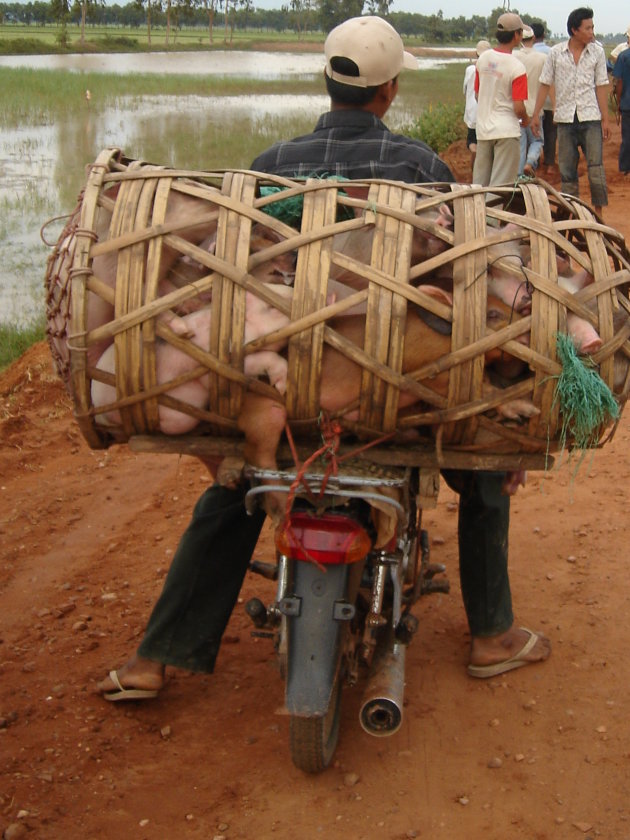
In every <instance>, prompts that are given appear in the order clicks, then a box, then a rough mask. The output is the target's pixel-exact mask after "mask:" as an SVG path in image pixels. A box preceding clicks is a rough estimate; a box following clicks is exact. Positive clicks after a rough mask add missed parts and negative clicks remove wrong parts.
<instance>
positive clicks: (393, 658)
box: [359, 641, 406, 736]
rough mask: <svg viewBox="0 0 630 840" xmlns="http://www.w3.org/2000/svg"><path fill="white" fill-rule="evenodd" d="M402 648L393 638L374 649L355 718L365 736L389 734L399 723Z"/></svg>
mask: <svg viewBox="0 0 630 840" xmlns="http://www.w3.org/2000/svg"><path fill="white" fill-rule="evenodd" d="M405 650H406V647H405V645H403V644H400V642H396V641H394V642H393V644H390V645H388V646H387V647H386V648H385V649H383V650H382V652H380V655H379V652H377V655H376V656H375V660H374V664H373V666H372V675H371V676H370V679H369V681H368V684H367V687H366V689H365V694H364V695H363V701H362V703H361V710H360V712H359V721H360V722H361V726H362V727H363V729H364V730H365V731H366V732H367V733H368V735H378V736H385V735H393V734H394V732H397V731H398V730H399V729H400V726H401V724H402V710H403V695H404V693H405Z"/></svg>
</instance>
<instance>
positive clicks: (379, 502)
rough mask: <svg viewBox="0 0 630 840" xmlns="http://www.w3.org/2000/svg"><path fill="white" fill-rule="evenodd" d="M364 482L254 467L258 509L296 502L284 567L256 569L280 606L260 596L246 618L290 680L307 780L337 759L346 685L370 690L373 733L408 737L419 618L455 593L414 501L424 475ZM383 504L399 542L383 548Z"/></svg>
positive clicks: (279, 531) (358, 477)
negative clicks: (419, 607) (377, 521)
mask: <svg viewBox="0 0 630 840" xmlns="http://www.w3.org/2000/svg"><path fill="white" fill-rule="evenodd" d="M357 473H359V474H357ZM363 473H364V470H356V469H353V470H351V471H345V470H344V471H342V472H340V473H337V474H334V475H329V474H328V473H327V472H326V471H317V470H313V471H309V472H306V473H305V474H301V473H298V471H297V470H282V469H279V470H259V469H254V468H248V469H247V476H248V478H249V480H250V482H251V489H250V491H249V492H248V494H247V497H246V502H245V503H246V506H247V507H248V509H249V510H250V511H251V510H252V509H253V507H254V506H255V505H256V504H257V503H258V502H259V501H260V500H261V497H262V495H263V494H265V493H269V492H274V493H278V492H283V493H287V494H288V495H289V497H290V498H291V500H292V501H291V503H289V504H288V505H287V514H286V516H285V518H284V520H283V521H282V522H281V523H280V525H279V526H278V527H277V528H276V530H275V545H276V551H277V557H276V563H275V564H269V563H264V562H261V561H252V562H251V564H250V568H251V570H252V571H253V572H255V573H258V574H262V575H263V576H265V577H267V578H271V579H273V580H275V581H277V590H276V597H275V600H274V601H273V603H271V604H269V605H267V606H266V605H265V604H263V603H262V601H261V600H260V599H258V598H252V599H251V600H249V601H248V602H247V604H246V611H247V613H248V615H249V617H250V618H251V620H252V621H253V623H254V625H255V629H254V630H253V634H254V635H256V636H262V637H266V638H270V639H272V641H273V644H274V646H275V649H276V652H277V656H278V662H279V666H280V673H281V675H282V676H283V678H284V679H285V680H286V690H285V702H286V710H287V712H288V714H289V715H290V726H289V732H290V750H291V758H292V760H293V763H294V764H295V766H296V767H298V768H299V769H301V770H303V771H305V772H308V773H318V772H320V771H322V770H324V769H325V768H326V767H328V765H329V764H330V762H331V761H332V758H333V755H334V753H335V749H336V747H337V742H338V738H339V724H340V713H341V696H342V688H343V686H344V684H348V685H351V686H353V685H356V684H357V683H358V682H359V680H360V679H361V680H363V681H365V682H366V685H365V689H364V695H363V700H362V703H361V708H360V714H359V719H360V724H361V726H362V727H363V729H364V730H365V731H366V732H368V733H369V734H371V735H375V736H386V735H391V734H393V733H394V732H396V731H397V730H398V729H399V728H400V726H401V723H402V715H403V711H402V710H403V694H404V684H405V652H406V647H407V645H408V644H409V642H410V641H411V639H412V638H413V636H414V634H415V632H416V630H417V627H418V620H417V618H416V617H415V616H414V615H413V614H412V613H411V608H412V606H413V605H414V604H415V603H416V601H417V600H418V598H419V597H420V596H421V595H423V594H427V593H430V592H447V591H448V588H449V583H448V581H447V580H446V578H444V577H442V576H441V575H443V573H444V571H445V569H444V566H443V565H441V564H433V563H431V562H430V557H429V554H430V553H429V539H428V534H427V532H426V531H425V530H423V529H422V527H421V517H422V511H421V509H418V507H417V503H416V499H417V496H418V485H419V472H418V469H417V468H415V467H401V468H390V467H388V468H387V472H386V474H385V475H378V476H374V475H367V476H366V475H365V474H363ZM384 488H387V491H388V492H387V494H384V493H383V489H384ZM375 505H376V506H377V508H379V509H381V510H382V509H383V507H384V506H385V507H386V508H387V510H388V511H389V512H390V513H391V514H392V515H393V516H394V517H395V528H394V534H393V536H392V537H391V539H390V540H389V542H388V543H387V544H386V545H385V546H384V547H381V548H375V539H376V530H375V525H374V517H373V514H372V512H373V509H374V506H375Z"/></svg>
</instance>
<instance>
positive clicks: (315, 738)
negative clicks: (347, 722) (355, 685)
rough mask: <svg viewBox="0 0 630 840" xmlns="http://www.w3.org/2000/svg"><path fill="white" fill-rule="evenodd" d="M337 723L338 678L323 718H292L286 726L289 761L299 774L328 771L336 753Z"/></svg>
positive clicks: (339, 690)
mask: <svg viewBox="0 0 630 840" xmlns="http://www.w3.org/2000/svg"><path fill="white" fill-rule="evenodd" d="M340 719H341V678H340V675H339V674H337V676H336V678H335V683H334V685H333V690H332V692H331V695H330V703H329V704H328V709H327V710H326V714H325V715H321V716H319V717H298V715H291V720H290V723H289V743H290V747H291V759H292V761H293V763H294V764H295V766H296V767H297V768H298V769H299V770H303V771H304V772H305V773H321V771H322V770H325V769H326V768H327V767H328V765H329V764H330V762H331V761H332V757H333V755H334V754H335V750H336V749H337V741H338V740H339V722H340Z"/></svg>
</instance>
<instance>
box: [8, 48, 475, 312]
mask: <svg viewBox="0 0 630 840" xmlns="http://www.w3.org/2000/svg"><path fill="white" fill-rule="evenodd" d="M458 61H461V60H458ZM443 62H444V60H443V59H442V63H443ZM435 63H436V62H435V61H434V60H432V59H421V60H420V65H421V67H432V66H434V65H435ZM3 66H5V67H24V68H35V69H60V68H61V69H63V70H67V71H68V72H87V71H89V72H92V73H93V72H98V71H99V70H100V71H103V72H105V71H107V72H120V73H136V72H141V73H147V72H158V71H159V72H160V73H164V72H166V73H171V72H172V73H188V74H191V73H192V74H211V75H212V74H215V75H216V77H217V78H218V76H219V75H223V76H225V75H229V74H237V73H238V74H239V75H240V76H246V77H252V78H254V77H256V78H263V77H265V78H271V77H272V76H273V78H282V77H295V76H308V75H314V76H318V75H319V74H320V73H321V72H322V68H323V59H322V56H321V55H319V54H312V53H308V54H289V53H277V54H276V53H256V52H251V53H246V52H243V53H238V52H234V53H233V52H230V53H219V52H215V53H181V54H176V53H169V54H157V55H156V54H142V55H107V56H99V55H84V56H77V55H73V56H6V57H0V68H1V67H3ZM265 74H268V75H265ZM213 87H215V86H214V85H213V84H212V80H211V81H210V84H209V94H210V95H208V96H172V95H171V96H128V97H126V96H119V97H118V98H115V99H114V100H113V103H114V104H102V103H99V102H98V101H95V98H94V97H92V98H91V99H90V100H88V99H86V101H85V102H84V103H82V105H83V106H84V107H82V108H80V109H78V110H77V109H75V110H74V111H73V112H72V113H70V114H68V115H63V116H60V115H59V114H55V113H53V112H52V110H51V113H50V114H47V115H46V116H45V117H44V118H43V119H42V118H40V119H38V120H37V123H36V124H32V123H30V122H29V118H28V117H26V118H22V119H20V120H19V124H17V125H10V124H7V121H6V120H2V119H0V208H1V211H2V215H1V222H0V323H3V324H12V325H15V326H20V327H22V326H26V325H28V324H30V323H32V322H33V321H34V320H37V318H38V317H40V316H41V315H42V313H43V311H44V299H43V277H44V272H45V266H46V260H47V257H48V255H49V253H50V248H48V247H46V245H45V244H44V243H43V241H42V239H41V237H40V229H41V228H42V225H43V224H44V223H45V222H47V220H50V219H51V218H53V217H59V216H61V215H62V214H67V213H70V212H71V211H72V210H73V209H74V206H75V204H76V200H77V196H78V193H79V191H80V189H81V188H82V186H83V183H84V177H85V166H86V165H87V164H89V163H91V162H92V161H93V160H94V159H95V158H96V156H97V155H98V153H99V152H100V151H101V150H102V149H103V148H105V147H107V146H116V147H118V148H121V149H122V150H123V152H124V154H125V155H126V156H127V157H130V158H137V159H144V160H147V161H152V162H154V163H158V164H163V165H167V166H174V167H178V168H183V169H229V168H241V167H247V166H249V163H250V162H251V160H252V159H253V157H254V156H255V155H256V154H258V153H259V152H260V151H261V150H262V149H264V148H266V147H267V146H269V145H270V144H271V143H272V142H274V141H275V140H277V139H280V138H282V137H289V136H295V135H296V134H299V133H304V132H307V131H310V130H311V129H312V126H313V125H314V122H315V120H316V119H317V117H318V115H319V114H320V113H322V112H323V111H325V110H326V109H327V107H328V98H327V97H326V96H325V95H278V94H275V95H265V96H260V95H256V96H250V95H239V96H215V95H212V90H213ZM412 116H413V114H411V113H408V112H407V111H406V110H405V100H404V97H403V96H401V97H400V99H399V100H398V101H397V102H396V103H395V107H394V108H393V109H392V111H391V112H390V114H389V115H388V124H389V125H390V126H391V127H392V128H396V127H397V126H400V125H402V124H404V123H405V122H408V121H409V119H410V118H411V117H412ZM230 137H233V138H235V142H234V143H231V142H226V138H230ZM63 223H64V220H63V219H57V220H56V221H54V222H51V223H50V224H49V225H48V226H47V227H46V230H45V238H46V240H47V241H48V242H51V243H54V242H55V240H56V238H57V236H58V235H59V233H60V231H61V229H62V228H63Z"/></svg>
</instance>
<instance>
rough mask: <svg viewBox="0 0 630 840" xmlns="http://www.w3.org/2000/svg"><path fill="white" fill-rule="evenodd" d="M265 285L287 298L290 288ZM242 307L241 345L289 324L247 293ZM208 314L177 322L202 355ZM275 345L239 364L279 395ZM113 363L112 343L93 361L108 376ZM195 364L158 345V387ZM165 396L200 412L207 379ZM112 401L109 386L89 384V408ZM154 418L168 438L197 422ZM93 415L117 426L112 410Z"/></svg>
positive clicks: (281, 374) (175, 415) (281, 384)
mask: <svg viewBox="0 0 630 840" xmlns="http://www.w3.org/2000/svg"><path fill="white" fill-rule="evenodd" d="M266 285H268V286H269V287H270V288H271V289H273V292H274V293H275V294H278V295H279V296H281V297H283V298H285V299H290V298H291V296H292V295H293V289H291V288H288V287H286V286H277V285H274V284H266ZM245 305H246V313H245V336H244V343H245V344H247V343H248V342H249V341H253V340H254V339H255V338H259V337H262V336H264V335H267V334H268V333H270V332H274V331H276V330H278V329H281V328H282V327H284V326H286V325H287V324H288V323H289V320H290V319H289V317H288V316H287V315H285V314H284V313H282V312H280V311H279V310H278V309H275V308H274V307H272V306H269V305H268V304H267V303H265V302H264V301H262V300H261V299H260V298H258V297H256V295H253V294H251V293H249V292H247V294H246V304H245ZM211 314H212V313H211V307H205V308H204V309H199V310H197V311H196V312H191V313H190V314H189V315H185V316H183V317H182V318H181V319H179V320H180V321H181V322H182V323H183V324H184V326H185V330H186V333H187V334H188V336H189V337H190V339H191V343H192V344H194V345H195V346H196V347H199V348H200V349H202V350H204V351H205V352H208V351H209V349H210V322H211ZM281 346H282V344H280V343H276V344H274V345H271V348H270V349H265V350H260V351H258V352H255V353H251V354H249V355H247V356H246V357H245V360H244V372H245V373H246V374H247V375H248V376H261V375H267V376H268V378H269V381H270V383H271V384H272V385H273V386H275V387H276V388H277V389H278V391H279V392H280V393H281V394H283V393H284V392H285V390H286V379H287V361H286V359H284V358H283V357H282V356H280V355H279V353H277V352H275V351H276V350H279V349H281ZM115 359H116V357H115V346H114V345H113V344H112V345H110V347H108V348H107V349H106V350H105V352H104V353H103V355H102V356H101V358H100V359H99V362H98V368H99V369H100V370H103V371H106V372H108V373H112V374H113V373H114V372H115ZM198 364H199V363H198V362H197V361H196V360H195V359H193V358H192V357H191V356H189V355H188V354H187V353H185V352H183V351H181V350H178V349H177V348H175V347H173V346H171V345H170V344H168V343H167V342H163V341H160V342H159V343H158V345H157V348H156V377H157V383H158V385H163V384H164V383H167V382H170V381H172V380H174V379H176V378H177V377H179V376H181V375H183V374H186V373H188V372H190V371H192V370H194V369H195V368H196V367H197V366H198ZM167 393H168V395H169V396H171V397H173V398H174V399H178V400H181V401H182V402H185V403H188V404H190V405H192V406H195V407H196V408H200V409H204V408H206V407H207V405H208V376H207V374H206V375H203V376H201V377H198V378H197V379H193V380H191V381H189V382H185V383H183V384H180V385H177V386H175V387H174V388H171V389H170V390H169V391H168V392H167ZM115 399H116V392H115V388H114V387H113V386H111V385H107V384H105V383H102V382H99V381H98V380H93V381H92V403H93V405H94V406H95V407H97V408H98V407H99V406H103V405H108V404H110V403H112V402H114V401H115ZM158 415H159V421H160V431H162V432H163V433H164V434H168V435H178V434H185V433H186V432H189V431H191V430H192V429H193V428H195V426H196V425H197V423H198V422H199V421H198V420H197V418H195V417H192V416H191V415H189V414H186V413H184V412H181V411H177V410H175V409H172V408H169V407H167V406H164V405H160V406H159V407H158ZM98 416H99V418H100V419H99V422H100V423H102V424H103V425H116V424H119V423H120V422H121V418H120V413H119V412H118V411H117V410H115V411H110V412H107V413H105V414H101V415H98Z"/></svg>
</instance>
